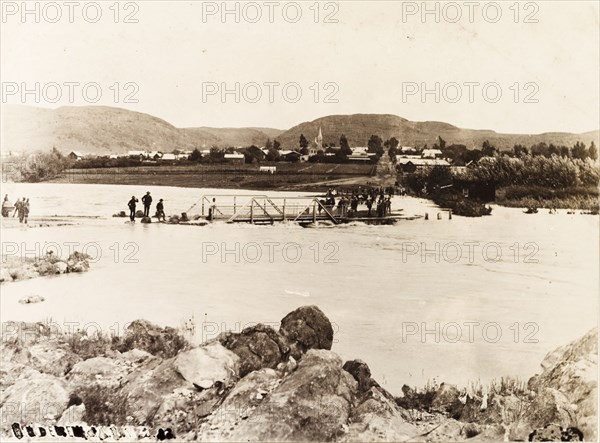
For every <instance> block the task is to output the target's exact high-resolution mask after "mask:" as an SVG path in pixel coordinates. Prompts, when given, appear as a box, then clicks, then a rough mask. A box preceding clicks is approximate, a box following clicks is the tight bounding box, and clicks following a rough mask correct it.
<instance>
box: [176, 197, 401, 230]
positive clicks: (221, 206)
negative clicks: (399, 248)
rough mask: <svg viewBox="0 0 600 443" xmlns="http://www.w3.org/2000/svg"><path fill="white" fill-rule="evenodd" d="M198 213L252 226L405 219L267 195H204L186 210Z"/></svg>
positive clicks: (315, 200) (314, 200)
mask: <svg viewBox="0 0 600 443" xmlns="http://www.w3.org/2000/svg"><path fill="white" fill-rule="evenodd" d="M193 210H197V211H198V213H196V214H198V215H199V216H200V217H201V218H203V219H205V220H208V221H224V222H227V223H251V224H256V225H264V224H271V225H272V224H275V223H277V222H294V223H299V224H301V225H308V224H314V223H317V222H329V223H331V224H334V225H337V224H340V223H348V222H351V221H363V222H368V223H377V224H383V223H393V222H394V221H396V220H398V219H400V218H404V217H402V216H399V215H388V216H385V217H376V216H374V217H366V216H359V215H358V214H352V215H349V214H348V207H344V208H343V209H341V208H339V207H332V206H329V205H326V204H325V203H324V201H322V200H321V199H319V198H318V197H270V196H268V195H225V194H221V195H203V196H202V197H201V198H200V200H198V201H197V202H196V203H195V204H194V205H192V207H191V208H190V209H189V210H188V214H194V213H195V212H193Z"/></svg>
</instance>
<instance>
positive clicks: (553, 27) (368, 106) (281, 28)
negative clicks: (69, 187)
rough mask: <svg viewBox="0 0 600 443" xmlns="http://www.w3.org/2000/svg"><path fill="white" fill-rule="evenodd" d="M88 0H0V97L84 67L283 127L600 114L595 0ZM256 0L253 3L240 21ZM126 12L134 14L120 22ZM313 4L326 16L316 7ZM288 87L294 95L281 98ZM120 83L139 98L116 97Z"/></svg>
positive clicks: (592, 119)
mask: <svg viewBox="0 0 600 443" xmlns="http://www.w3.org/2000/svg"><path fill="white" fill-rule="evenodd" d="M87 3H88V2H80V3H79V6H78V7H76V8H75V9H74V11H73V23H70V22H69V21H70V17H69V12H70V11H69V9H68V7H67V6H64V5H63V4H62V2H58V4H59V5H61V8H60V12H61V14H62V15H61V18H60V19H59V20H58V22H57V23H49V22H48V21H52V20H56V19H55V17H56V10H54V9H52V8H54V7H53V6H52V7H50V6H47V7H46V9H45V10H43V9H41V10H40V17H39V21H40V23H35V19H36V17H35V15H34V14H29V15H26V16H25V17H23V16H22V15H21V12H22V11H20V10H16V11H15V8H17V9H19V8H20V7H21V2H3V5H2V9H3V17H2V19H3V23H2V30H1V65H2V66H1V75H2V87H3V97H2V101H3V103H23V102H24V103H25V104H30V105H39V106H44V107H58V106H60V105H67V104H69V94H68V92H69V89H68V86H64V85H63V84H64V83H65V82H77V83H80V84H81V85H83V84H86V83H89V82H95V83H97V84H98V85H99V86H100V91H101V93H102V96H101V98H100V99H99V101H98V102H97V103H96V104H98V105H107V106H119V107H123V108H127V109H131V110H136V111H140V112H146V113H149V114H152V115H155V116H157V117H160V118H163V119H165V120H167V121H168V122H170V123H172V124H173V125H175V126H178V127H193V126H217V127H240V126H263V127H274V128H281V129H286V128H289V127H291V126H294V125H296V124H299V123H301V122H303V121H307V120H313V119H315V118H318V117H322V116H325V115H330V114H354V113H389V114H396V115H399V116H401V117H404V118H407V119H409V120H415V121H424V120H436V121H444V122H448V123H451V124H454V125H457V126H460V127H465V128H474V129H493V130H496V131H498V132H515V133H539V132H549V131H569V132H584V131H590V130H594V129H597V128H598V126H599V80H598V79H599V77H600V72H599V66H600V59H599V52H600V50H599V41H600V36H599V29H600V25H599V16H598V15H599V14H598V11H599V8H598V2H596V1H590V2H579V3H577V2H558V1H549V2H535V3H534V2H529V3H525V2H522V3H520V4H518V7H517V8H515V7H514V6H511V5H513V2H512V1H511V2H501V9H500V10H501V13H502V16H501V17H500V18H499V19H497V12H498V11H497V9H496V8H495V6H494V5H492V6H489V2H481V3H478V4H477V5H475V6H474V7H473V8H474V9H469V7H468V6H466V5H464V2H462V1H461V2H457V3H453V4H451V5H450V6H448V4H447V3H436V2H429V3H427V5H428V7H429V8H431V10H434V8H436V7H438V8H439V11H440V12H439V23H436V15H435V14H434V13H431V14H428V15H426V16H425V17H423V16H422V15H421V12H422V11H421V8H422V2H372V1H369V2H337V3H334V2H330V3H325V2H322V3H320V4H318V5H317V6H318V8H317V7H315V6H314V4H315V3H314V2H312V1H311V2H306V3H305V2H300V3H301V4H300V11H301V12H302V16H301V17H300V18H299V19H298V20H297V22H296V23H292V21H294V19H295V15H296V13H297V11H298V9H297V8H296V6H295V5H290V2H273V3H274V4H275V5H274V6H273V11H274V15H273V17H272V19H273V20H272V21H273V23H271V22H270V17H269V12H270V7H269V6H268V5H265V4H264V2H257V3H254V4H252V5H250V6H248V5H245V4H243V3H239V4H237V5H238V6H237V7H238V8H239V11H240V13H239V23H236V16H235V14H229V15H226V16H225V17H222V15H221V8H222V3H221V2H204V3H202V2H135V3H133V2H130V4H125V3H121V5H120V8H119V16H118V18H117V21H118V23H114V21H115V18H116V17H115V10H114V9H110V5H112V4H113V2H107V3H102V5H101V8H100V10H101V12H102V16H101V18H100V19H99V20H98V21H97V22H96V23H90V22H89V21H93V19H94V16H95V12H96V10H95V9H94V7H92V6H86V7H87V9H86V14H87V15H86V18H87V19H89V21H88V20H86V19H85V18H84V16H83V7H84V6H85V5H86V4H87ZM256 5H258V6H259V7H260V12H261V14H262V16H261V18H260V19H259V20H258V22H257V23H250V21H251V20H254V19H255V16H256V12H257V10H258V9H257V8H256ZM436 5H437V6H436ZM457 6H458V8H457ZM43 7H44V5H43V4H42V6H40V8H43ZM31 8H32V9H33V8H34V6H31ZM229 8H230V9H232V10H233V9H234V8H236V4H235V3H233V2H232V3H229ZM284 8H285V15H284ZM484 8H485V11H484ZM317 9H318V11H319V16H318V18H317V21H318V23H315V18H316V17H315V11H316V10H317ZM517 10H518V12H519V14H518V17H517V16H516V12H517ZM203 12H204V13H203ZM212 12H214V14H213V15H210V13H212ZM457 13H460V14H461V17H460V19H457V18H456V17H457ZM470 13H473V15H472V16H470ZM128 14H130V16H129V18H130V20H131V19H134V20H137V23H124V21H125V19H126V16H128ZM326 16H328V18H329V21H333V23H325V21H326ZM23 21H25V23H23ZM335 21H337V23H335ZM494 21H496V22H495V23H493V22H494ZM515 21H517V23H515ZM531 21H537V23H529V22H531ZM36 82H39V83H40V85H41V86H46V89H45V95H44V94H43V93H40V96H39V100H38V99H36V97H35V94H29V95H26V96H25V97H23V96H22V95H21V94H20V92H22V91H20V90H19V91H17V92H15V91H14V85H15V84H17V85H18V87H19V89H21V88H22V86H23V84H25V85H26V87H30V88H33V85H34V83H36ZM50 82H56V83H58V84H60V85H61V90H60V93H61V95H60V99H59V101H58V102H57V103H51V102H49V101H48V100H45V98H50V101H52V100H55V98H54V96H55V95H56V92H55V90H56V88H55V87H54V86H47V85H48V84H49V83H50ZM270 82H273V83H279V85H273V86H272V87H271V88H272V91H273V92H274V95H273V103H269V101H270V97H269V92H270V87H269V86H268V85H265V83H267V84H268V83H270ZM471 82H472V85H471V86H469V83H471ZM115 83H119V87H118V89H119V92H120V94H119V96H118V99H117V103H115V96H114V94H115V91H114V89H115V88H113V89H110V88H111V85H114V84H115ZM127 83H135V85H137V90H136V89H134V86H132V85H128V86H127V87H125V84H127ZM236 83H239V84H240V94H239V102H237V103H236V96H235V94H233V93H232V94H228V95H226V96H225V97H224V99H223V97H221V94H220V93H219V91H217V92H216V93H215V94H213V95H208V92H211V91H212V92H214V89H211V88H213V87H214V86H215V85H216V87H217V88H219V89H221V87H222V84H225V86H226V87H227V88H229V89H232V90H233V89H234V88H235V84H236ZM253 83H256V84H258V85H260V86H261V88H260V91H261V93H262V97H261V98H260V99H258V101H257V102H256V103H252V102H251V100H255V99H256V93H257V89H256V87H255V86H253V85H252V84H253ZM294 83H295V84H296V85H294ZM436 83H439V96H438V97H436V94H435V93H431V94H428V95H426V96H425V97H422V96H421V94H420V90H421V89H422V87H425V88H427V89H431V90H435V84H436ZM465 83H467V84H465ZM315 84H318V87H316V86H315ZM477 84H478V85H477ZM486 84H489V85H488V86H487V89H486V94H487V95H484V91H483V86H484V85H486ZM284 85H288V86H287V89H286V91H287V93H288V95H287V96H285V97H284V95H283V86H284ZM457 85H458V86H459V87H460V89H458V88H457ZM52 88H54V89H52ZM203 90H204V92H205V94H204V96H203ZM297 91H300V92H301V93H302V96H301V98H300V99H299V100H298V101H297V102H295V103H293V102H292V101H293V100H294V98H295V97H294V96H295V95H296V92H297ZM316 91H318V92H319V94H318V96H316V95H315V93H316ZM74 92H75V94H74V96H73V104H74V105H87V104H90V102H91V101H92V100H93V99H94V94H92V92H94V89H93V88H92V89H88V90H87V92H88V96H85V97H84V95H83V92H82V88H81V87H78V86H74ZM244 92H245V95H244ZM458 92H461V93H462V95H461V96H460V97H459V96H457V93H458ZM470 92H472V97H471V98H472V100H470V97H469V93H470ZM498 92H500V93H501V94H502V95H501V97H499V98H497V93H498ZM128 93H132V95H131V96H130V97H129V98H130V100H131V99H135V100H137V101H138V103H126V102H125V98H126V97H125V96H126V95H127V94H128ZM326 97H328V98H329V100H326ZM315 99H316V101H317V103H315ZM436 99H439V103H436ZM496 99H497V101H496V102H495V103H494V102H493V101H495V100H496ZM515 100H516V101H517V103H515ZM36 101H37V102H38V103H36ZM327 101H337V103H335V102H333V103H331V102H327ZM470 101H472V103H471V102H470ZM526 101H533V102H532V103H526ZM535 101H537V103H535Z"/></svg>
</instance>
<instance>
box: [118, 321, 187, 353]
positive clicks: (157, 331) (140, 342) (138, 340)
mask: <svg viewBox="0 0 600 443" xmlns="http://www.w3.org/2000/svg"><path fill="white" fill-rule="evenodd" d="M185 345H186V341H185V339H184V338H183V336H181V334H179V332H177V330H176V329H174V328H171V327H166V328H161V327H160V326H157V325H154V324H152V323H150V322H149V321H147V320H135V321H133V322H131V324H130V325H129V326H128V327H127V329H126V330H125V333H124V334H123V337H122V339H121V340H120V343H119V345H118V346H117V348H118V350H119V351H121V352H127V351H130V350H132V349H140V350H143V351H147V352H149V353H150V354H152V355H156V356H158V357H161V358H171V357H174V356H176V355H177V353H178V352H179V351H180V350H181V349H183V348H184V347H185Z"/></svg>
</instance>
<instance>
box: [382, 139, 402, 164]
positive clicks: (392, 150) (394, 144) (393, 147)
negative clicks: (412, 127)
mask: <svg viewBox="0 0 600 443" xmlns="http://www.w3.org/2000/svg"><path fill="white" fill-rule="evenodd" d="M399 144H400V142H399V141H398V140H397V139H396V137H392V138H390V139H388V140H386V141H385V143H384V144H383V145H384V146H385V147H386V148H388V155H389V156H390V159H391V160H392V162H394V163H395V162H396V155H398V145H399Z"/></svg>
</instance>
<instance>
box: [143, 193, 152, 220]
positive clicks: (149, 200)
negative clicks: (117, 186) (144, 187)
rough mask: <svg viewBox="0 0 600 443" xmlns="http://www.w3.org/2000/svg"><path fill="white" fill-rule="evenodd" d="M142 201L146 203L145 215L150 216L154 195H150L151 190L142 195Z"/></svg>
mask: <svg viewBox="0 0 600 443" xmlns="http://www.w3.org/2000/svg"><path fill="white" fill-rule="evenodd" d="M142 203H143V204H144V217H149V216H150V205H151V204H152V197H150V191H148V192H146V195H144V196H143V197H142Z"/></svg>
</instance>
